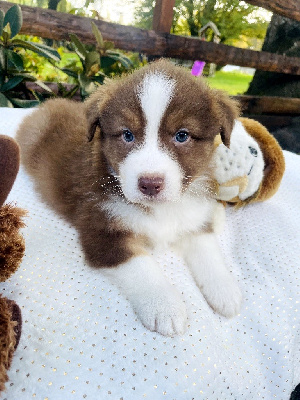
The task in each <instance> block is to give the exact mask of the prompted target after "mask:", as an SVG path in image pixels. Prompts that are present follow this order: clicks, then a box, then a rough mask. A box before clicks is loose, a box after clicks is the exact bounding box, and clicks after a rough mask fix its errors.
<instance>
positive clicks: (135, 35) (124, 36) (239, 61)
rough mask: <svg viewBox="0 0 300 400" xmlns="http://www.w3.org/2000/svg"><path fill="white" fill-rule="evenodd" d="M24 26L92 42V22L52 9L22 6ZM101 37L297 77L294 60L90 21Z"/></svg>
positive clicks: (127, 46)
mask: <svg viewBox="0 0 300 400" xmlns="http://www.w3.org/2000/svg"><path fill="white" fill-rule="evenodd" d="M11 6H12V3H8V2H4V1H0V9H2V10H3V11H7V9H8V8H10V7H11ZM21 8H22V12H23V26H22V29H21V33H26V34H31V35H36V36H40V37H43V38H49V39H54V40H64V39H65V40H68V39H69V33H75V34H76V35H77V36H78V37H79V38H80V39H81V40H82V41H83V42H85V43H93V42H94V37H93V35H92V30H91V21H92V20H91V19H89V18H84V17H78V16H74V15H70V14H65V13H58V12H56V11H53V10H48V9H42V8H37V7H28V6H21ZM93 21H94V22H95V23H96V25H97V26H98V28H99V29H100V31H101V33H102V35H103V38H104V39H105V40H110V41H113V42H114V43H115V46H116V47H117V48H120V49H124V50H129V51H136V52H141V53H144V54H147V55H150V56H151V55H152V56H161V57H171V58H178V59H184V60H196V59H200V60H204V61H207V62H214V63H216V64H219V65H225V64H233V65H239V66H245V67H253V68H256V69H260V70H264V71H272V72H281V73H286V74H294V75H300V63H299V58H297V57H286V56H284V55H277V54H272V53H266V52H260V51H253V50H246V49H240V48H236V47H232V46H226V45H224V44H217V43H210V42H204V41H201V40H199V39H197V38H191V37H183V36H175V35H171V34H167V33H157V32H154V31H152V30H150V31H147V30H144V29H139V28H134V27H130V26H124V25H119V24H113V23H109V22H105V21H96V20H93Z"/></svg>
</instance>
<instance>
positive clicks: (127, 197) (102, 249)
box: [17, 61, 241, 335]
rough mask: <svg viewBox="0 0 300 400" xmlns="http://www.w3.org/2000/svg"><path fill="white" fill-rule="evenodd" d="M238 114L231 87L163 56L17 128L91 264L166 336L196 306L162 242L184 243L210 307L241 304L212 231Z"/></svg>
mask: <svg viewBox="0 0 300 400" xmlns="http://www.w3.org/2000/svg"><path fill="white" fill-rule="evenodd" d="M237 113H238V112H237V107H236V105H235V103H234V102H233V101H231V100H230V99H229V98H228V97H227V96H225V95H223V94H222V93H220V92H217V91H214V90H211V89H209V88H208V87H207V86H206V84H205V83H204V82H203V81H202V80H201V79H195V78H194V77H192V76H191V74H190V73H189V71H186V70H185V69H183V68H180V67H175V66H173V65H172V64H171V63H169V62H167V61H158V62H155V63H153V64H150V65H147V66H146V67H144V68H142V69H140V70H138V71H136V72H134V73H133V74H131V75H128V76H127V77H125V78H122V79H118V80H113V81H111V82H109V83H108V84H106V85H104V86H102V87H100V88H99V90H98V91H96V93H95V94H93V95H92V96H91V98H90V99H89V100H87V102H86V103H85V104H77V103H75V102H72V101H69V100H50V101H48V102H46V103H45V104H44V105H42V106H41V107H40V108H39V109H38V110H36V111H34V112H33V113H32V114H31V115H30V116H28V117H27V118H26V119H25V121H24V123H23V124H22V126H21V127H20V129H19V131H18V134H17V140H18V142H19V144H20V146H21V154H22V160H23V163H24V165H25V167H26V169H27V171H28V172H29V173H30V174H31V175H32V176H33V177H34V179H35V182H36V187H37V189H38V191H39V192H40V193H41V195H42V198H43V199H44V200H45V201H46V202H47V203H48V204H49V205H50V206H52V207H53V208H54V210H56V211H58V212H59V213H60V214H62V215H63V216H64V217H65V218H66V219H67V220H68V221H69V222H71V223H72V224H73V225H74V226H75V227H76V228H77V230H78V232H79V235H80V239H81V243H82V246H83V249H84V252H85V255H86V258H87V261H88V262H89V263H90V264H91V265H92V266H94V267H102V271H103V272H104V273H105V274H107V275H108V276H109V277H110V278H111V279H112V280H113V281H114V282H115V283H116V284H117V285H118V286H119V287H120V288H121V290H122V292H123V293H124V295H125V296H126V297H127V298H128V299H129V301H130V302H131V304H132V307H133V308H134V310H135V311H136V313H137V314H138V316H139V318H140V319H141V321H142V322H143V324H144V325H145V326H146V327H147V328H149V329H150V330H155V331H157V332H160V333H161V334H163V335H175V334H182V333H183V332H184V331H185V329H186V321H187V313H186V307H185V304H184V302H183V300H182V298H181V296H180V294H179V293H178V292H177V290H176V289H175V288H174V287H173V286H172V285H171V284H170V283H169V282H168V281H167V280H166V279H165V277H164V276H163V275H162V272H161V271H160V268H159V266H158V265H157V264H156V262H155V259H154V258H153V257H152V256H151V251H152V250H153V249H157V248H162V247H165V246H173V247H175V248H176V249H177V250H178V251H180V252H181V253H182V254H183V257H184V259H185V261H186V263H187V264H188V266H189V267H190V269H191V271H192V274H193V276H194V278H195V280H196V282H197V284H198V286H199V288H200V289H201V291H202V293H203V295H204V296H205V298H206V300H207V302H208V303H209V304H210V306H211V307H212V308H213V309H214V310H215V311H217V312H218V313H220V314H222V315H224V316H227V317H231V316H234V315H236V314H237V313H238V312H239V309H240V305H241V292H240V290H239V288H238V285H237V283H236V282H235V280H234V278H233V277H232V276H231V274H230V272H229V271H228V270H227V269H226V267H225V264H224V261H223V257H222V255H221V253H220V250H219V247H218V244H217V240H216V238H215V236H214V234H213V232H211V226H212V218H213V210H214V207H215V201H214V200H213V199H212V198H211V193H212V189H211V183H210V176H211V171H210V170H211V167H210V162H211V157H212V152H213V148H214V147H213V142H214V138H215V136H216V134H218V133H219V132H220V133H221V136H222V139H223V141H224V143H225V144H226V145H228V144H229V142H230V133H231V130H232V127H233V122H234V119H235V118H236V117H237Z"/></svg>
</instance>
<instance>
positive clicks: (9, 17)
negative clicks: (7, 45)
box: [3, 4, 23, 38]
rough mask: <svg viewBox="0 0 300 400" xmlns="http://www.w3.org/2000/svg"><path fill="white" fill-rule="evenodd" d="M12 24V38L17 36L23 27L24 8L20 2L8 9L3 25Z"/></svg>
mask: <svg viewBox="0 0 300 400" xmlns="http://www.w3.org/2000/svg"><path fill="white" fill-rule="evenodd" d="M7 24H9V25H10V29H11V38H13V37H14V36H16V35H17V34H18V33H19V32H20V29H21V27H22V24H23V18H22V10H21V7H20V6H19V5H18V4H15V5H13V6H12V7H11V8H10V9H9V10H7V12H6V14H5V17H4V23H3V25H4V26H6V25H7Z"/></svg>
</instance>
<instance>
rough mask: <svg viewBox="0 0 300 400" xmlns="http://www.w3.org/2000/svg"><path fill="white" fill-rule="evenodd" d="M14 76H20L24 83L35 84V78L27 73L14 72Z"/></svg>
mask: <svg viewBox="0 0 300 400" xmlns="http://www.w3.org/2000/svg"><path fill="white" fill-rule="evenodd" d="M14 75H15V76H21V77H22V78H23V80H24V81H29V82H35V81H36V78H35V77H34V76H33V75H31V74H30V73H28V72H25V71H24V72H15V74H14Z"/></svg>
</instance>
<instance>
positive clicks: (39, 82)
mask: <svg viewBox="0 0 300 400" xmlns="http://www.w3.org/2000/svg"><path fill="white" fill-rule="evenodd" d="M35 83H36V84H37V85H39V87H41V88H42V89H44V90H46V91H47V92H49V93H53V91H52V90H51V89H50V88H49V86H47V85H45V84H44V82H42V81H35Z"/></svg>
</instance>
